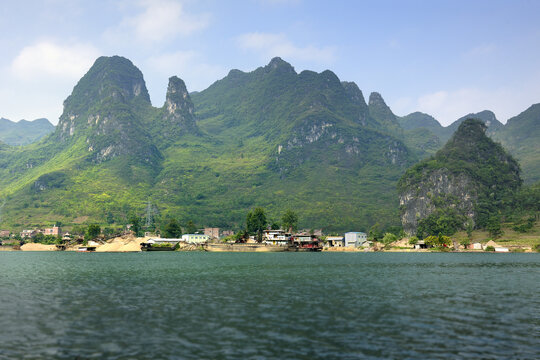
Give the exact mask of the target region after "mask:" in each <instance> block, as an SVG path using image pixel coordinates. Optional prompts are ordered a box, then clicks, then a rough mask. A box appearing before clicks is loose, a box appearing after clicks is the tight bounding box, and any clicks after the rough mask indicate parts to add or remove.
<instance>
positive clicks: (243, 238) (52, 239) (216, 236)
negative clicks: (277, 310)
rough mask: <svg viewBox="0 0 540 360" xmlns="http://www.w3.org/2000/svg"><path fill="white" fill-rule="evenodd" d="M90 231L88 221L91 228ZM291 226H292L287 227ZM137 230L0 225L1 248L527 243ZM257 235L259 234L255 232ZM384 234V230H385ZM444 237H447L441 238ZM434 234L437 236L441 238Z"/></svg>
mask: <svg viewBox="0 0 540 360" xmlns="http://www.w3.org/2000/svg"><path fill="white" fill-rule="evenodd" d="M89 229H90V231H91V227H90V228H89ZM290 230H292V229H290ZM142 235H143V236H137V234H136V233H135V232H134V231H133V229H132V226H131V224H128V225H127V226H125V228H124V229H122V231H116V232H115V233H112V234H108V236H107V235H106V234H104V233H103V232H102V231H101V229H99V227H98V229H95V230H94V233H93V234H91V236H90V237H88V236H80V235H74V234H71V233H70V232H69V231H65V232H63V231H62V228H61V227H59V226H52V227H50V228H44V229H24V230H22V231H21V232H18V233H12V232H10V231H9V230H0V251H18V250H21V251H77V252H139V251H220V252H227V251H239V252H280V251H295V252H306V251H309V252H319V251H331V252H374V251H388V252H400V251H401V252H431V251H459V252H464V251H466V252H499V253H505V252H506V253H508V252H515V251H519V252H529V251H533V249H532V248H531V247H516V246H513V247H512V246H502V245H499V244H497V243H496V242H495V241H493V240H488V241H485V242H478V241H475V242H470V241H469V242H468V243H461V244H459V243H457V242H456V241H454V242H452V241H449V238H447V237H443V238H440V237H439V238H437V237H430V238H433V239H430V238H426V239H424V240H418V239H417V238H416V237H403V238H398V237H396V236H394V237H390V239H389V240H387V239H385V238H383V239H380V240H379V241H373V239H370V238H369V237H368V234H366V233H365V232H359V231H358V232H355V231H351V232H346V233H344V234H343V235H324V234H323V232H322V230H300V231H296V232H294V233H293V232H292V231H285V230H282V229H265V230H263V231H261V233H260V234H254V235H248V236H247V234H246V233H242V232H239V233H234V232H233V231H231V230H223V229H220V228H216V227H206V228H202V229H199V230H197V231H195V232H194V233H188V234H182V235H181V236H179V237H178V238H171V237H161V234H160V233H159V232H158V233H154V232H144V233H143V234H142ZM258 235H259V236H258ZM387 235H388V234H387ZM445 238H447V239H445ZM437 240H440V241H439V243H438V242H437Z"/></svg>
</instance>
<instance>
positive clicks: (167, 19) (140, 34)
mask: <svg viewBox="0 0 540 360" xmlns="http://www.w3.org/2000/svg"><path fill="white" fill-rule="evenodd" d="M137 6H138V7H139V8H141V10H142V11H141V12H140V13H138V14H137V15H135V16H128V17H125V18H124V19H123V20H122V21H121V22H120V24H119V25H118V26H117V27H114V28H111V29H108V30H107V31H106V33H105V37H107V38H109V39H110V40H112V41H126V40H131V39H133V37H135V38H136V39H137V40H139V41H142V42H144V43H149V44H152V43H159V42H163V41H167V40H170V39H173V38H175V37H177V36H188V35H191V34H192V33H194V32H196V31H198V30H201V29H204V28H206V27H207V26H208V23H209V21H210V16H209V15H208V14H197V15H194V14H189V13H187V12H186V11H185V9H184V6H183V4H182V3H181V2H179V1H173V0H140V1H139V2H138V3H137Z"/></svg>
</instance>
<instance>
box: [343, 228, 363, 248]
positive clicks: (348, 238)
mask: <svg viewBox="0 0 540 360" xmlns="http://www.w3.org/2000/svg"><path fill="white" fill-rule="evenodd" d="M366 244H367V235H366V233H363V232H348V233H345V246H353V247H359V246H365V245H366Z"/></svg>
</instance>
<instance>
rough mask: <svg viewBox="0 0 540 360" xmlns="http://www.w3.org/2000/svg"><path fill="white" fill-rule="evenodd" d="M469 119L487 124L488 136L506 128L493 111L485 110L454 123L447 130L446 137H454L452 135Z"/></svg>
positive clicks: (463, 117)
mask: <svg viewBox="0 0 540 360" xmlns="http://www.w3.org/2000/svg"><path fill="white" fill-rule="evenodd" d="M467 119H478V120H481V121H482V122H483V123H484V124H486V128H487V131H486V134H487V135H488V136H490V135H492V134H493V133H495V132H496V131H497V130H499V129H500V128H502V127H503V126H504V125H503V124H502V123H501V122H500V121H499V120H497V117H495V114H494V113H493V112H492V111H489V110H484V111H481V112H479V113H470V114H467V115H465V116H462V117H460V118H459V119H457V120H456V121H454V122H453V123H452V124H450V125H449V126H448V127H447V128H446V136H448V137H450V136H452V134H453V133H454V132H455V131H456V130H457V129H458V127H459V125H461V123H462V122H463V121H465V120H467Z"/></svg>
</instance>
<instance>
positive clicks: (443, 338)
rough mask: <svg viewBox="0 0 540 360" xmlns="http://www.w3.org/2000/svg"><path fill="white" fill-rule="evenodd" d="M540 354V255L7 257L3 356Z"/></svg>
mask: <svg viewBox="0 0 540 360" xmlns="http://www.w3.org/2000/svg"><path fill="white" fill-rule="evenodd" d="M4 358H8V359H11V358H15V359H20V358H25V359H38V358H39V359H41V358H47V359H49V358H52V359H56V358H59V359H73V358H79V359H101V358H110V359H130V358H134V359H159V358H169V359H359V358H366V359H388V358H393V359H419V358H427V359H439V358H440V359H454V358H471V359H472V358H474V359H476V358H489V359H508V358H515V359H539V358H540V254H425V253H424V254H418V253H416V254H414V253H413V254H396V253H367V254H366V253H266V254H264V253H261V254H257V253H198V252H195V253H177V252H176V253H167V252H164V253H131V254H113V253H101V254H100V253H98V254H92V253H82V254H81V253H67V252H51V253H23V252H3V253H0V359H4Z"/></svg>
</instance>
